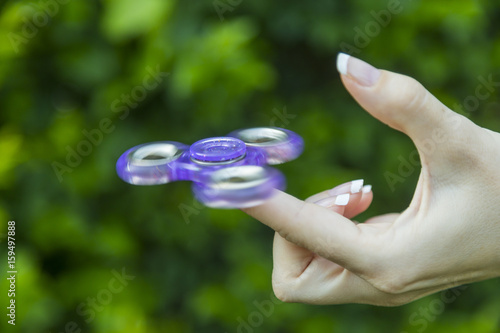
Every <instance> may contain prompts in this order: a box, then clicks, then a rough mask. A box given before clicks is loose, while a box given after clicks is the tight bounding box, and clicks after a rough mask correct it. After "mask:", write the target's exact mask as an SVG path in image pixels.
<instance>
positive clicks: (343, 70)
mask: <svg viewBox="0 0 500 333" xmlns="http://www.w3.org/2000/svg"><path fill="white" fill-rule="evenodd" d="M337 70H338V71H339V73H340V74H342V75H347V76H350V77H351V78H353V79H354V80H355V81H356V82H357V83H358V84H360V85H362V86H365V87H371V86H373V85H375V83H377V81H378V79H379V78H380V74H381V73H380V70H378V69H377V68H375V67H373V66H372V65H370V64H368V63H366V62H364V61H362V60H359V59H358V58H355V57H353V56H350V55H348V54H346V53H339V55H338V56H337Z"/></svg>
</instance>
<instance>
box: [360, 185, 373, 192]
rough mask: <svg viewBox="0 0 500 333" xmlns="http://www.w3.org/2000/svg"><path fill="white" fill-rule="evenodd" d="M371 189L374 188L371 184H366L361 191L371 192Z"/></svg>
mask: <svg viewBox="0 0 500 333" xmlns="http://www.w3.org/2000/svg"><path fill="white" fill-rule="evenodd" d="M371 190H372V186H371V185H365V186H363V189H362V190H361V191H362V192H363V193H370V191H371Z"/></svg>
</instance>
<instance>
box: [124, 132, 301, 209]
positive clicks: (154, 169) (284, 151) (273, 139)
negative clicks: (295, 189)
mask: <svg viewBox="0 0 500 333" xmlns="http://www.w3.org/2000/svg"><path fill="white" fill-rule="evenodd" d="M303 149H304V141H303V140H302V138H301V137H300V136H299V135H297V134H296V133H294V132H292V131H289V130H286V129H282V128H276V127H258V128H248V129H241V130H237V131H234V132H231V133H229V135H228V136H225V137H216V138H208V139H203V140H200V141H197V142H195V143H193V144H192V145H191V146H188V145H185V144H183V143H179V142H173V141H160V142H152V143H146V144H142V145H139V146H136V147H134V148H131V149H129V150H127V151H126V152H125V153H123V155H122V156H120V158H119V159H118V162H117V163H116V171H117V173H118V176H120V178H121V179H123V180H124V181H126V182H127V183H130V184H134V185H159V184H166V183H168V182H173V181H177V180H190V181H192V182H193V192H194V194H195V196H196V198H197V199H198V200H199V201H200V202H202V203H203V204H205V205H206V206H209V207H214V208H243V207H252V206H256V205H258V204H260V203H262V202H264V201H265V200H266V199H268V198H269V197H270V196H271V195H272V192H273V191H272V190H273V189H275V188H276V189H279V190H284V189H285V177H284V176H283V175H282V174H281V172H279V171H278V170H276V169H273V168H271V167H268V166H267V164H270V165H273V164H280V163H284V162H288V161H291V160H293V159H295V158H297V157H298V156H299V155H300V154H301V153H302V150H303Z"/></svg>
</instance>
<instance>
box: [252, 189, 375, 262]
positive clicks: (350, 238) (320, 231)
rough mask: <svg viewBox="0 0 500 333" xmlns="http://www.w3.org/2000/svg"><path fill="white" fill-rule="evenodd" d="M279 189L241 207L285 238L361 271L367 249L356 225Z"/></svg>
mask: <svg viewBox="0 0 500 333" xmlns="http://www.w3.org/2000/svg"><path fill="white" fill-rule="evenodd" d="M276 192H277V193H276V194H275V195H274V196H273V197H272V198H271V199H269V200H267V201H266V202H265V203H263V204H261V205H259V206H255V207H251V208H245V209H242V210H243V211H244V212H245V213H247V214H249V215H250V216H252V217H254V218H255V219H257V220H259V221H260V222H262V223H264V224H266V225H267V226H269V227H271V228H272V229H274V230H275V231H276V232H278V233H279V234H280V235H281V236H282V237H283V238H285V239H286V240H288V241H290V242H292V243H294V244H297V245H299V246H301V247H304V248H306V249H308V250H310V251H312V252H314V253H317V254H319V255H320V256H322V257H323V258H327V259H329V260H331V261H333V262H335V263H337V264H339V265H341V266H343V267H345V268H347V269H349V270H351V271H353V272H356V271H360V270H361V268H362V266H363V261H365V260H366V257H367V254H368V249H365V247H363V246H362V240H361V238H362V233H361V231H360V229H359V228H358V227H357V226H356V224H354V223H353V222H352V221H351V220H349V219H347V218H345V217H343V216H342V215H340V214H338V213H335V212H333V211H331V210H328V209H325V208H324V207H320V206H318V205H316V204H313V203H308V202H304V201H302V200H299V199H297V198H295V197H293V196H291V195H289V194H286V193H284V192H281V191H276Z"/></svg>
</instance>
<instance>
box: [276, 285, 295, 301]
mask: <svg viewBox="0 0 500 333" xmlns="http://www.w3.org/2000/svg"><path fill="white" fill-rule="evenodd" d="M272 286H273V292H274V295H275V296H276V298H277V299H279V300H280V301H282V302H285V303H292V302H295V301H296V299H295V298H294V296H293V291H292V290H293V288H290V287H291V286H290V283H284V282H282V281H281V282H278V281H276V280H274V279H273V283H272Z"/></svg>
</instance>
